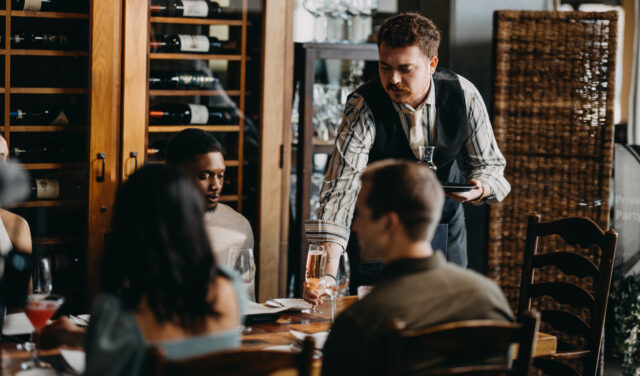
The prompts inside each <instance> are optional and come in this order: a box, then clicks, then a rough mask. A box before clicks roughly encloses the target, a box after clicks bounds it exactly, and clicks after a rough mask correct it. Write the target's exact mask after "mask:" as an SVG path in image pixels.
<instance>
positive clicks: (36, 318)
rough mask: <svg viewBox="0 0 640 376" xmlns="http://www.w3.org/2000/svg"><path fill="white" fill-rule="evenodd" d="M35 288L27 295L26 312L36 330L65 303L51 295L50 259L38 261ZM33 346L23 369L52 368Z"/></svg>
mask: <svg viewBox="0 0 640 376" xmlns="http://www.w3.org/2000/svg"><path fill="white" fill-rule="evenodd" d="M31 279H32V284H33V290H32V292H31V293H30V294H29V296H28V297H27V303H26V305H25V308H24V313H25V314H26V315H27V317H28V318H29V321H31V324H32V325H33V327H34V328H35V331H39V330H40V329H42V328H43V327H44V326H45V325H46V324H47V321H48V320H49V319H50V318H51V317H52V316H53V315H54V314H55V313H56V311H57V310H58V308H60V306H61V305H62V303H64V298H63V297H62V296H59V295H51V290H52V286H53V283H52V278H51V267H50V263H49V259H48V258H46V257H43V258H41V259H39V260H38V262H37V263H36V265H35V267H34V269H33V274H32V278H31ZM30 346H32V348H33V358H32V359H31V360H28V361H26V362H23V363H22V364H21V365H20V366H21V367H22V369H24V370H27V369H33V368H51V365H50V364H48V363H45V362H43V361H41V360H40V359H38V349H37V348H36V344H35V343H32V344H30Z"/></svg>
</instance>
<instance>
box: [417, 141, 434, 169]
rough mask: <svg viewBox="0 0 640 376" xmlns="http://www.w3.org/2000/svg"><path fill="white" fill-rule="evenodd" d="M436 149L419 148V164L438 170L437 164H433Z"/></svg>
mask: <svg viewBox="0 0 640 376" xmlns="http://www.w3.org/2000/svg"><path fill="white" fill-rule="evenodd" d="M435 149H436V148H435V147H433V146H418V163H420V164H423V165H426V166H427V167H429V168H430V169H432V170H433V171H436V170H438V167H436V164H435V163H433V153H434V151H435Z"/></svg>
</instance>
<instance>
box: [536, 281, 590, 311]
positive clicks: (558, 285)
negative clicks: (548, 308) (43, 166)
mask: <svg viewBox="0 0 640 376" xmlns="http://www.w3.org/2000/svg"><path fill="white" fill-rule="evenodd" d="M529 296H530V297H532V298H539V297H541V296H550V297H552V298H553V299H555V300H556V301H557V302H558V303H561V304H568V305H570V306H572V307H576V308H580V307H585V308H588V309H589V310H592V309H593V306H594V304H595V299H594V297H593V295H591V293H589V292H588V291H587V290H585V289H583V288H582V287H578V286H575V285H572V284H570V283H566V282H548V283H536V284H533V285H531V288H530V290H529Z"/></svg>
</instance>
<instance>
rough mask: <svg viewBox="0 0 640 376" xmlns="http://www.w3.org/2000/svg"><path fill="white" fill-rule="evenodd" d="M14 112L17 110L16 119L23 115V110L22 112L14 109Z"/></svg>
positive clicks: (20, 118)
mask: <svg viewBox="0 0 640 376" xmlns="http://www.w3.org/2000/svg"><path fill="white" fill-rule="evenodd" d="M16 112H17V115H16V119H17V120H22V115H24V112H22V110H16Z"/></svg>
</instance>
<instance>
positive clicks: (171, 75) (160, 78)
mask: <svg viewBox="0 0 640 376" xmlns="http://www.w3.org/2000/svg"><path fill="white" fill-rule="evenodd" d="M218 83H220V79H219V78H218V77H216V76H213V75H209V74H207V73H205V72H197V71H193V72H188V71H178V72H172V71H151V74H150V75H149V87H150V88H151V89H193V90H205V89H211V88H213V86H214V85H215V84H218Z"/></svg>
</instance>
